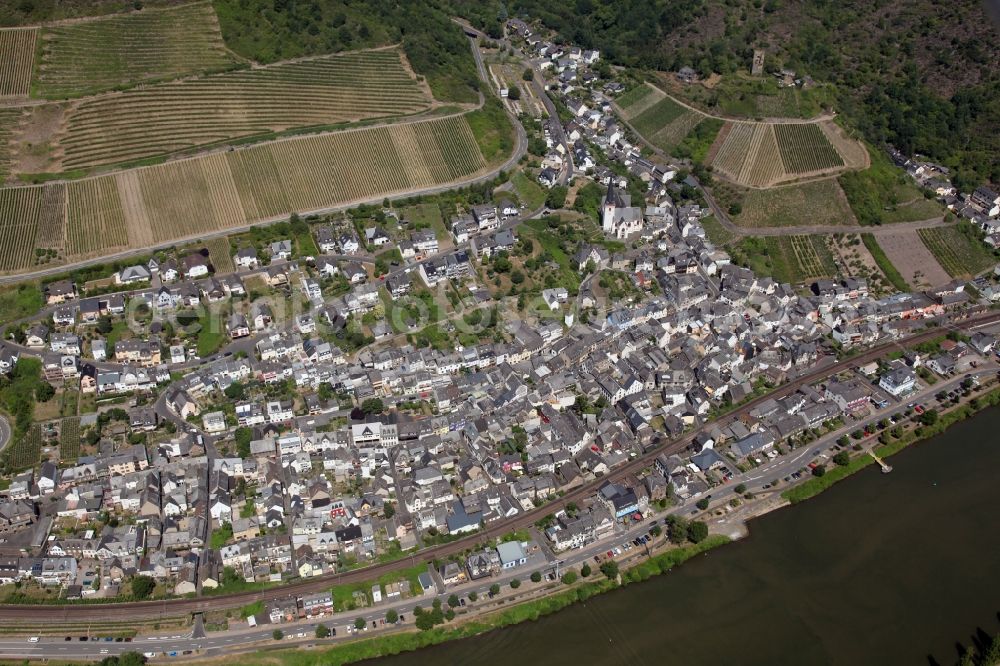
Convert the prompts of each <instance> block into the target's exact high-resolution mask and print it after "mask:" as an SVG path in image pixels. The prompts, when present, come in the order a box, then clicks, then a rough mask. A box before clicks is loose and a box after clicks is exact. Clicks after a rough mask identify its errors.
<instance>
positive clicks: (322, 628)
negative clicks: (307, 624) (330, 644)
mask: <svg viewBox="0 0 1000 666" xmlns="http://www.w3.org/2000/svg"><path fill="white" fill-rule="evenodd" d="M329 635H330V630H329V629H327V628H326V625H325V624H317V625H316V638H326V637H327V636H329Z"/></svg>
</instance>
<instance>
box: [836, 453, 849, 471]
mask: <svg viewBox="0 0 1000 666" xmlns="http://www.w3.org/2000/svg"><path fill="white" fill-rule="evenodd" d="M833 462H834V463H836V464H837V465H840V466H841V467H846V466H847V465H849V464H850V462H851V454H849V453H848V452H847V451H841V452H839V453H838V454H837V455H835V456H834V457H833Z"/></svg>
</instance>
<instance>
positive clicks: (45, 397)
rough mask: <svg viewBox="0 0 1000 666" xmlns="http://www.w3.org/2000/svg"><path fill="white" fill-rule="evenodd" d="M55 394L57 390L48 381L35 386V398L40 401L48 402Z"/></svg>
mask: <svg viewBox="0 0 1000 666" xmlns="http://www.w3.org/2000/svg"><path fill="white" fill-rule="evenodd" d="M55 394H56V390H55V389H54V388H52V384H49V383H48V382H39V383H38V385H37V386H36V387H35V400H37V401H38V402H48V401H49V400H51V399H52V396H54V395H55Z"/></svg>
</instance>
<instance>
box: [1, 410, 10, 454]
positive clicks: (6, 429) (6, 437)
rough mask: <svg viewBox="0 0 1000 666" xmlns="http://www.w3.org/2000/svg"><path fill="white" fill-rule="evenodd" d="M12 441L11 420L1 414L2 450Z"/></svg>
mask: <svg viewBox="0 0 1000 666" xmlns="http://www.w3.org/2000/svg"><path fill="white" fill-rule="evenodd" d="M9 442H10V422H9V421H8V420H7V418H6V417H4V416H0V451H2V450H3V448H4V447H5V446H7V444H8V443H9Z"/></svg>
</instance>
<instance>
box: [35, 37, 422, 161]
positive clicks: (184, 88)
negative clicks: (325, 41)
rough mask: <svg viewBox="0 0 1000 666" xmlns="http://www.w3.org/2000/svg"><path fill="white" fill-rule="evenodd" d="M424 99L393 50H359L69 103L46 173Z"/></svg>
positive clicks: (408, 107)
mask: <svg viewBox="0 0 1000 666" xmlns="http://www.w3.org/2000/svg"><path fill="white" fill-rule="evenodd" d="M430 104H431V100H430V98H429V97H428V96H427V94H426V93H425V92H424V91H423V89H422V88H421V87H420V85H419V84H418V83H417V82H416V80H415V79H414V78H413V77H412V76H411V75H410V73H409V72H408V71H407V69H406V68H405V67H404V65H403V61H402V58H401V55H400V53H399V51H397V50H382V51H363V52H357V53H351V54H346V55H338V56H330V57H324V58H318V59H315V60H308V61H301V62H294V63H289V64H284V65H276V66H274V67H268V68H261V69H254V70H246V71H239V72H230V73H225V74H217V75H214V76H207V77H203V78H199V79H191V80H186V81H180V82H176V83H166V84H162V85H155V86H150V87H145V88H139V89H135V90H129V91H126V92H123V93H120V94H113V95H105V96H101V97H96V98H93V99H88V100H85V101H82V102H76V103H73V104H71V105H70V107H69V108H68V109H67V110H66V112H65V120H64V122H63V125H62V127H61V129H60V130H59V132H58V134H57V135H55V136H54V137H52V138H51V139H50V141H49V145H50V146H51V147H52V149H53V150H52V153H51V154H52V155H53V157H54V158H55V161H54V163H53V165H52V168H51V169H49V170H52V171H64V170H70V169H80V168H90V167H96V166H102V165H108V164H119V163H123V162H129V161H133V160H140V159H144V158H148V157H152V156H156V155H163V154H169V153H174V152H176V151H180V150H184V149H189V148H193V147H196V146H203V145H208V144H213V143H218V142H225V141H227V140H231V139H235V138H238V137H245V136H252V135H258V134H266V133H270V132H276V131H282V130H286V129H289V128H298V127H309V126H318V125H332V124H337V123H343V122H348V121H357V120H363V119H369V118H376V117H384V116H393V115H401V114H410V113H415V112H418V111H421V110H424V109H426V108H428V107H429V106H430Z"/></svg>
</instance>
